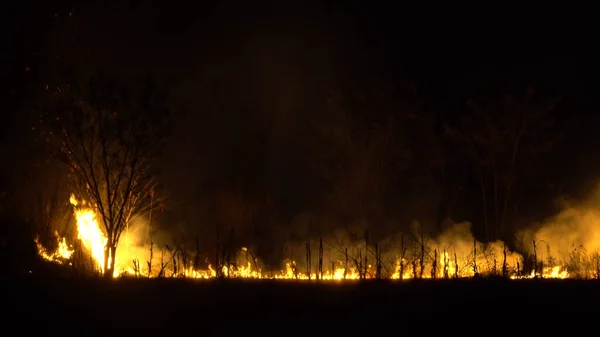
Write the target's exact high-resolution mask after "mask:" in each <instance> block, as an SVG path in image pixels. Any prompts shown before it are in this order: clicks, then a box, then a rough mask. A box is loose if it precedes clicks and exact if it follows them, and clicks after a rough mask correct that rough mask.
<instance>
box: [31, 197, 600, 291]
mask: <svg viewBox="0 0 600 337" xmlns="http://www.w3.org/2000/svg"><path fill="white" fill-rule="evenodd" d="M71 203H72V204H73V205H74V216H75V218H76V223H77V240H76V241H75V245H69V244H68V241H67V240H66V238H64V237H59V236H58V235H57V236H56V240H57V243H56V249H54V250H49V249H47V248H45V247H44V246H42V245H41V244H40V243H39V242H37V241H36V243H37V245H38V252H39V255H40V256H41V257H42V258H44V259H45V260H48V261H52V262H56V263H59V264H63V265H68V266H69V267H70V268H72V269H73V270H78V271H81V270H83V271H84V272H86V273H92V274H93V273H98V274H101V273H102V272H103V266H104V246H105V244H106V237H105V236H104V234H103V232H102V230H101V227H100V225H99V223H98V217H97V214H96V212H95V211H94V208H93V207H91V206H90V205H87V204H86V203H85V202H79V201H77V200H76V199H75V198H74V197H72V198H71ZM576 216H579V218H581V219H583V222H582V221H579V222H577V221H574V220H573V219H574V218H575V217H576ZM595 216H596V213H589V212H588V213H585V214H579V213H575V212H574V211H573V210H568V211H566V212H563V213H561V215H559V216H558V217H556V219H555V221H554V222H553V224H552V225H549V226H545V227H542V228H541V229H540V230H538V231H535V232H528V233H522V238H523V241H522V246H523V247H521V251H525V252H528V253H527V254H525V255H522V254H519V253H517V252H514V251H511V250H510V249H509V248H508V246H507V245H506V244H505V243H503V242H500V241H498V242H491V243H485V244H484V243H481V242H478V241H477V240H475V239H474V238H473V236H472V234H471V229H470V225H469V224H468V223H459V224H454V225H453V226H451V227H449V228H447V229H446V230H445V231H444V232H443V233H442V234H440V235H438V236H434V237H428V236H427V235H426V234H425V233H424V231H423V229H422V228H421V227H420V226H419V225H418V224H415V225H414V226H413V228H412V229H411V230H410V231H409V232H406V233H399V234H398V235H395V236H389V237H385V238H378V239H374V238H370V237H369V233H368V232H367V231H365V232H364V233H363V235H356V233H355V234H354V235H352V233H349V232H338V233H333V234H332V235H330V236H328V237H323V236H317V237H316V238H306V239H305V240H304V242H295V243H293V244H289V245H288V249H287V255H288V256H289V258H288V259H287V260H286V261H284V262H283V263H282V266H281V268H279V269H277V268H267V267H266V266H265V264H263V263H262V262H261V261H260V260H259V259H258V258H257V256H256V255H255V254H254V253H253V252H252V250H251V249H249V248H247V247H234V246H233V245H232V244H231V245H221V246H219V247H218V248H217V250H216V251H215V252H214V253H206V252H202V251H200V249H199V248H198V245H197V246H196V249H195V251H193V252H192V251H190V250H189V249H186V247H184V245H183V244H176V245H158V244H155V243H154V242H153V241H152V239H151V238H150V242H149V243H148V242H147V241H148V240H144V239H142V238H141V237H142V236H143V235H140V232H139V231H136V230H135V229H132V230H129V228H128V229H127V230H126V232H125V233H124V236H123V238H122V239H121V242H120V243H119V247H118V251H119V253H118V254H117V260H116V262H115V266H116V267H115V271H114V275H113V277H123V276H128V277H138V278H139V277H144V278H156V277H158V278H192V279H211V278H243V279H274V280H284V279H288V280H297V281H312V280H321V281H343V280H346V281H352V280H367V279H390V280H407V279H460V278H472V277H478V276H485V277H495V276H501V277H504V278H510V279H526V278H546V279H547V278H556V279H565V278H578V279H593V278H600V254H599V253H598V252H599V251H600V250H599V249H600V246H599V247H596V245H595V243H597V240H596V239H595V238H596V236H594V235H590V233H592V232H593V230H592V229H593V227H590V226H587V227H585V228H586V229H587V231H583V229H582V226H583V225H582V223H598V224H600V217H598V220H599V221H596V220H597V219H596V218H595ZM569 221H570V222H569ZM561 223H571V224H572V223H575V224H577V225H578V226H579V227H580V228H579V229H578V230H572V231H571V232H569V233H571V234H570V236H568V237H565V235H564V232H563V231H561V230H560V229H561V228H564V226H563V227H561V225H560V224H561ZM590 228H592V229H590ZM590 231H591V232H590ZM561 233H562V234H561ZM581 233H587V234H586V235H584V236H581V235H580V236H578V235H579V234H581ZM562 238H568V239H572V240H573V242H579V243H581V242H584V243H585V244H586V245H589V246H590V247H592V248H593V250H588V249H586V247H587V246H584V245H583V244H579V245H577V244H575V243H573V244H572V246H571V249H570V250H567V251H565V249H566V248H565V244H564V243H565V241H564V240H562ZM146 239H147V238H146ZM585 240H587V241H585ZM590 240H591V241H590ZM144 241H146V242H144ZM527 242H530V244H527ZM551 243H552V244H551ZM555 243H556V244H557V246H556V247H558V249H553V247H554V246H553V245H554V244H555ZM208 256H211V257H212V260H211V261H210V263H209V261H208V259H207V257H208ZM211 263H212V264H211ZM213 264H214V265H213ZM215 266H216V267H215Z"/></svg>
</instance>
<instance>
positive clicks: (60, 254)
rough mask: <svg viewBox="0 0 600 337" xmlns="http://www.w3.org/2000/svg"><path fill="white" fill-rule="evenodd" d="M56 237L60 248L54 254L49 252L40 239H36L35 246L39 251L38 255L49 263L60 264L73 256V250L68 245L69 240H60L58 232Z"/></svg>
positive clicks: (55, 233)
mask: <svg viewBox="0 0 600 337" xmlns="http://www.w3.org/2000/svg"><path fill="white" fill-rule="evenodd" d="M54 235H55V236H56V239H57V242H58V246H57V248H56V250H55V251H54V252H49V251H48V250H47V249H46V248H45V247H44V246H42V244H41V243H40V241H39V238H35V244H36V246H37V249H38V254H39V255H40V256H41V257H42V258H43V259H44V260H47V261H54V262H58V263H64V262H65V261H68V260H69V259H70V258H71V256H72V255H73V252H74V250H73V248H72V247H69V246H68V245H67V240H66V239H65V238H62V239H61V238H60V236H59V235H58V232H54Z"/></svg>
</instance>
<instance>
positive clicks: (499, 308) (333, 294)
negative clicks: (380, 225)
mask: <svg viewBox="0 0 600 337" xmlns="http://www.w3.org/2000/svg"><path fill="white" fill-rule="evenodd" d="M2 288H3V289H2V291H3V297H4V299H5V301H3V302H4V303H3V305H4V307H5V308H6V309H8V310H5V311H7V312H8V314H4V315H3V319H7V323H6V324H3V327H4V328H9V327H10V328H11V330H9V331H13V330H12V329H15V330H14V331H21V332H23V333H32V332H38V333H45V335H54V334H60V335H63V336H64V335H80V336H89V335H94V336H115V335H129V336H132V335H134V336H138V335H140V336H142V335H151V336H155V335H157V336H229V335H235V334H238V333H245V334H251V335H262V336H265V335H304V336H306V335H311V336H337V335H340V334H346V335H354V334H357V333H360V334H361V335H364V333H363V332H365V333H367V332H370V333H376V334H386V335H403V334H406V333H408V332H409V331H415V330H420V331H423V333H422V334H424V335H428V334H431V333H437V332H445V333H446V334H449V333H459V332H460V333H461V334H465V333H466V334H471V333H472V332H475V331H488V330H489V329H491V330H492V331H490V332H494V330H495V329H501V330H508V331H510V330H513V331H515V332H516V331H521V332H523V331H527V330H529V331H536V330H537V331H538V332H540V331H549V332H550V331H553V330H554V329H557V328H561V329H562V328H563V327H565V326H569V327H570V329H573V327H574V328H583V327H585V326H586V325H587V324H594V323H595V322H596V320H597V319H595V318H594V316H596V317H597V315H580V314H578V313H590V314H591V313H596V312H598V310H597V308H598V306H599V304H600V302H599V300H600V283H598V282H594V281H586V282H583V281H574V280H522V281H507V280H448V281H439V280H438V281H404V282H401V283H400V282H383V281H382V282H363V283H358V282H355V283H343V284H334V283H324V284H318V283H316V282H312V283H308V282H300V283H297V282H291V281H242V280H229V281H217V280H210V281H205V280H175V279H154V280H146V279H138V280H135V279H129V280H126V279H119V280H113V281H110V282H103V281H101V280H95V279H88V280H83V279H72V278H48V277H45V278H37V277H34V276H33V275H31V276H30V277H24V278H18V279H17V278H15V279H12V280H10V281H9V280H7V279H4V281H3V283H2ZM574 322H577V323H576V324H573V323H574ZM453 331H454V332H453ZM10 335H12V334H10ZM367 335H369V333H367Z"/></svg>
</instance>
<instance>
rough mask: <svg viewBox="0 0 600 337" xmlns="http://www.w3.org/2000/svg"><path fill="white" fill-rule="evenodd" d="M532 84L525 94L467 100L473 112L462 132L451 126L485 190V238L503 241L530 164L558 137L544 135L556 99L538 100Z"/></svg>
mask: <svg viewBox="0 0 600 337" xmlns="http://www.w3.org/2000/svg"><path fill="white" fill-rule="evenodd" d="M534 93H535V91H534V88H533V87H532V86H530V87H528V88H527V90H526V91H525V93H524V95H520V96H519V95H508V96H506V97H502V98H501V99H498V98H489V99H479V100H474V99H471V100H469V101H468V102H467V106H468V108H469V112H470V113H469V114H467V115H466V117H465V118H464V119H462V120H461V124H460V126H459V127H458V128H452V127H448V128H447V131H448V133H449V134H450V135H452V136H453V137H454V139H456V140H458V141H459V142H460V143H462V144H463V145H464V149H465V154H466V156H467V157H468V158H469V159H470V162H471V163H472V168H473V169H474V171H475V173H476V175H477V177H478V180H479V185H480V189H481V202H482V212H483V221H484V229H485V236H486V239H487V240H490V241H494V240H498V239H502V238H503V237H504V236H505V235H506V225H507V222H508V219H509V218H510V213H509V209H510V206H511V204H512V203H513V202H514V198H513V190H514V188H515V186H516V183H517V181H518V180H519V179H520V178H522V177H523V174H524V173H525V172H526V167H525V166H526V165H527V162H528V161H529V162H530V161H532V159H533V158H535V156H537V155H539V154H540V153H543V152H547V151H548V150H549V149H550V148H551V146H552V145H553V142H554V141H556V139H557V138H556V137H555V136H552V137H551V136H550V134H551V133H549V132H541V131H544V130H546V129H548V128H549V127H550V126H552V118H551V116H550V112H552V111H553V110H554V107H555V106H556V104H557V103H558V102H559V100H558V99H554V98H553V99H548V98H543V97H536V96H535V95H534Z"/></svg>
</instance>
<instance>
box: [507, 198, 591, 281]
mask: <svg viewBox="0 0 600 337" xmlns="http://www.w3.org/2000/svg"><path fill="white" fill-rule="evenodd" d="M599 201H600V189H598V190H596V191H594V192H593V194H592V195H591V196H590V197H589V198H587V200H584V201H582V202H572V201H562V202H561V206H562V210H561V211H560V212H558V214H556V215H554V216H552V217H550V218H548V219H546V220H545V221H543V222H542V223H541V224H538V225H537V226H534V228H532V229H527V230H523V231H521V232H520V233H519V235H518V238H519V239H520V241H521V245H522V249H523V250H524V251H526V252H528V253H530V254H536V255H537V258H538V259H539V260H541V261H550V262H552V263H555V264H560V265H564V266H567V268H568V269H569V272H570V273H571V272H573V273H587V272H589V271H590V269H597V268H596V267H597V266H595V264H597V262H598V261H597V260H598V251H599V250H600V210H599V209H598V207H597V205H598V202H599ZM534 244H535V249H534Z"/></svg>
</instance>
